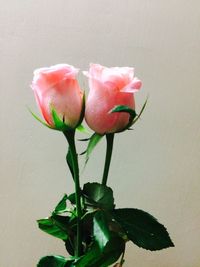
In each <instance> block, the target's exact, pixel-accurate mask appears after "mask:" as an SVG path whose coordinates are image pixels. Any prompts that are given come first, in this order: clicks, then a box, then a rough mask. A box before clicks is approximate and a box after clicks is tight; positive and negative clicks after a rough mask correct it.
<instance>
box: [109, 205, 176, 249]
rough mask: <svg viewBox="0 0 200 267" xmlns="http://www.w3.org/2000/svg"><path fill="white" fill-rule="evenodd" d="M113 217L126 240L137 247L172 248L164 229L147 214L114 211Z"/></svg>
mask: <svg viewBox="0 0 200 267" xmlns="http://www.w3.org/2000/svg"><path fill="white" fill-rule="evenodd" d="M113 216H114V218H115V220H116V221H117V222H118V223H119V224H120V225H121V226H122V228H123V229H124V231H125V232H126V234H127V236H128V238H129V239H130V240H131V241H132V242H133V243H135V244H136V245H137V246H139V247H142V248H144V249H148V250H161V249H164V248H168V247H173V246H174V244H173V243H172V241H171V239H170V237H169V234H168V232H167V230H166V228H165V227H164V226H163V225H162V224H160V223H159V222H158V221H157V220H156V219H155V218H154V217H153V216H152V215H150V214H148V213H147V212H144V211H142V210H139V209H130V208H129V209H128V208H127V209H116V210H114V211H113Z"/></svg>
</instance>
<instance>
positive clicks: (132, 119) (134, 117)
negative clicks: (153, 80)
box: [109, 99, 148, 133]
mask: <svg viewBox="0 0 200 267" xmlns="http://www.w3.org/2000/svg"><path fill="white" fill-rule="evenodd" d="M147 100H148V99H146V101H145V102H144V104H143V106H142V108H141V110H140V112H139V114H137V113H136V112H135V110H134V109H131V108H129V107H128V106H124V105H118V106H115V107H114V108H113V109H111V110H110V111H109V113H114V112H126V113H128V114H129V115H130V118H129V122H128V124H127V125H126V126H125V127H124V128H123V129H121V130H120V131H117V133H120V132H123V131H125V130H131V128H130V127H131V126H133V124H135V123H136V122H137V120H138V119H139V118H140V117H141V115H142V113H143V111H144V109H145V107H146V104H147Z"/></svg>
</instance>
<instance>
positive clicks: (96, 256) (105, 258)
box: [74, 236, 125, 267]
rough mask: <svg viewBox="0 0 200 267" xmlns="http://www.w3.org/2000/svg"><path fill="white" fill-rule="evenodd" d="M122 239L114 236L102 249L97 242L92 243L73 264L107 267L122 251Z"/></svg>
mask: <svg viewBox="0 0 200 267" xmlns="http://www.w3.org/2000/svg"><path fill="white" fill-rule="evenodd" d="M124 247H125V243H124V241H123V240H122V239H121V238H119V237H117V236H114V237H113V238H112V239H110V241H109V242H108V243H107V245H106V246H105V247H104V249H103V251H102V250H101V249H100V248H99V246H98V244H97V243H94V244H93V245H92V247H91V248H89V250H88V252H87V253H86V254H85V255H84V256H82V257H81V258H80V259H79V260H78V261H77V262H76V263H74V266H76V267H97V266H98V267H108V266H109V265H111V264H113V263H114V262H116V261H117V260H118V258H119V257H120V255H121V254H122V252H123V251H124Z"/></svg>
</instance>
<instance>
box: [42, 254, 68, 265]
mask: <svg viewBox="0 0 200 267" xmlns="http://www.w3.org/2000/svg"><path fill="white" fill-rule="evenodd" d="M72 262H73V260H67V259H66V258H65V257H62V256H45V257H43V258H41V259H40V261H39V262H38V264H37V267H71V266H73V265H72Z"/></svg>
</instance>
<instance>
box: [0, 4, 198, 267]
mask: <svg viewBox="0 0 200 267" xmlns="http://www.w3.org/2000/svg"><path fill="white" fill-rule="evenodd" d="M90 62H94V63H100V64H102V65H106V66H134V67H135V71H136V75H137V76H138V77H139V78H140V79H142V81H143V89H142V90H141V92H139V93H138V94H137V95H136V103H137V109H138V110H139V109H140V108H141V106H142V104H143V102H144V101H145V99H146V97H147V95H149V101H148V105H147V108H146V111H145V112H144V114H143V116H142V119H141V120H140V121H139V122H138V123H137V125H136V126H135V127H134V131H131V132H130V131H128V132H125V133H123V134H119V135H117V137H116V140H115V148H114V156H113V161H112V165H111V171H110V178H109V179H110V180H109V185H110V186H112V187H113V188H114V192H115V200H116V204H117V206H118V207H137V208H140V209H143V210H146V211H147V212H150V213H151V214H153V215H154V216H155V217H157V218H158V220H159V221H160V222H162V223H163V224H165V226H166V227H167V228H168V231H169V232H170V235H171V238H172V239H173V241H174V243H175V245H176V247H175V248H170V249H166V250H163V251H158V252H149V251H145V250H142V249H140V248H138V247H136V246H135V245H132V244H130V245H129V246H128V249H127V253H126V256H125V259H126V264H125V266H126V267H132V266H138V267H199V266H200V245H199V243H200V175H199V171H200V167H199V159H200V138H199V137H200V116H199V113H200V68H199V64H200V2H199V0H196V1H195V0H191V1H188V0H187V1H186V0H174V1H173V0H168V1H165V0H151V1H150V0H123V1H122V0H121V1H119V0H85V1H81V0H80V1H78V0H73V1H68V0H56V1H53V0H20V1H17V0H7V1H3V0H0V66H1V71H0V75H1V78H0V100H1V105H0V109H1V112H0V120H1V130H0V142H1V143H0V147H1V149H0V156H1V158H0V164H1V165H0V182H1V186H0V207H1V215H0V216H1V220H0V266H1V267H27V266H29V267H31V266H33V267H34V266H36V263H37V261H38V259H39V258H40V257H41V256H44V255H47V254H53V253H54V254H61V255H65V250H64V246H63V244H62V242H61V241H60V240H58V239H55V238H53V237H51V236H48V235H47V234H45V233H43V232H41V231H40V230H38V229H37V224H36V222H35V221H36V219H39V218H43V217H46V216H48V215H49V213H50V211H51V210H52V208H53V206H54V205H55V204H56V202H57V201H58V200H59V199H60V198H61V197H62V195H63V193H65V192H67V193H70V192H71V191H72V190H73V184H72V181H71V178H70V174H69V171H68V169H67V166H66V164H65V153H66V149H67V145H66V142H65V140H64V137H63V136H62V134H60V133H58V132H54V131H51V130H48V129H47V128H45V127H43V126H41V125H40V124H39V123H38V122H36V121H35V120H34V119H33V118H32V116H31V115H30V113H29V112H28V110H27V106H29V107H31V109H32V110H34V111H36V112H37V107H36V105H35V100H34V97H33V93H32V91H31V89H30V87H29V84H30V82H31V80H32V72H33V70H34V69H35V68H38V67H43V66H50V65H54V64H57V63H68V64H72V65H74V66H76V67H79V68H80V69H81V70H87V69H88V65H89V63H90ZM79 80H80V84H81V86H82V87H84V88H86V89H87V80H86V79H85V78H83V77H82V76H81V75H80V79H79ZM81 146H83V145H81ZM81 149H82V148H80V150H81ZM104 151H105V143H104V142H102V143H101V144H99V146H98V148H97V149H96V151H95V152H94V154H93V157H92V159H91V160H90V162H89V163H88V166H87V168H86V170H85V171H84V172H83V174H82V183H84V182H86V181H92V180H97V181H100V179H101V175H102V166H103V159H104ZM82 162H83V160H82Z"/></svg>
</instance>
